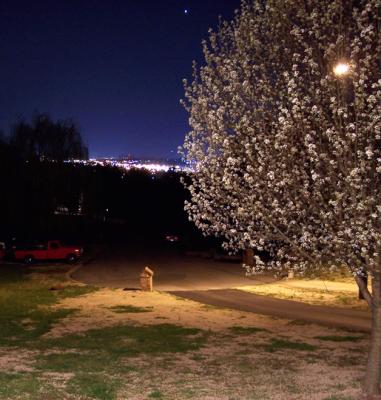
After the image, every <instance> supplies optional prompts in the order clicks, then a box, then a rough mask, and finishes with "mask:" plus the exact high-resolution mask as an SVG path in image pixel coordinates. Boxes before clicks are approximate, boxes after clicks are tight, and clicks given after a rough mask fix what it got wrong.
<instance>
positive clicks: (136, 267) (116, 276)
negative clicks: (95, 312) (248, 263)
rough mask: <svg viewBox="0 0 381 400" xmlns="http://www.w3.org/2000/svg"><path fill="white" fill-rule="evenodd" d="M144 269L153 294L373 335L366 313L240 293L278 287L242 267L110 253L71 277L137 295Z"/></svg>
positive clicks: (161, 254)
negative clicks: (246, 289) (254, 287)
mask: <svg viewBox="0 0 381 400" xmlns="http://www.w3.org/2000/svg"><path fill="white" fill-rule="evenodd" d="M145 266H149V267H150V268H152V269H153V270H154V273H155V276H154V289H155V290H161V291H167V292H170V293H172V294H175V295H177V296H179V297H183V298H187V299H191V300H194V301H198V302H201V303H203V304H210V305H213V306H217V307H226V308H231V309H236V310H241V311H249V312H253V313H257V314H263V315H271V316H275V317H280V318H286V319H290V320H300V321H305V322H308V323H317V324H321V325H325V326H330V327H335V328H344V329H349V330H354V331H359V332H369V331H370V325H371V315H370V312H367V311H357V310H349V309H343V308H335V307H324V306H312V305H309V304H306V303H302V302H297V301H291V300H281V299H274V298H272V297H268V296H259V295H256V294H253V293H248V292H244V291H241V290H236V289H234V288H239V287H240V286H247V285H255V284H261V283H268V282H272V281H274V278H272V277H269V276H259V277H246V276H245V275H244V271H243V269H242V267H241V265H240V264H238V263H229V262H221V261H219V262H218V261H214V260H212V259H202V258H199V257H186V256H184V255H181V254H179V253H177V254H176V252H175V251H171V250H168V248H166V249H160V250H156V251H153V250H152V249H148V248H140V249H135V250H134V251H131V250H128V249H124V248H118V247H116V248H112V249H109V250H108V251H106V252H104V253H103V254H101V255H98V256H97V258H96V259H95V260H94V261H92V262H90V263H86V264H85V265H80V266H79V268H78V269H77V270H76V271H75V272H74V273H73V274H72V275H71V276H72V278H73V279H76V280H78V281H80V282H83V283H87V284H92V285H97V286H103V287H112V288H126V289H139V288H140V285H139V275H140V272H141V271H142V269H143V268H144V267H145Z"/></svg>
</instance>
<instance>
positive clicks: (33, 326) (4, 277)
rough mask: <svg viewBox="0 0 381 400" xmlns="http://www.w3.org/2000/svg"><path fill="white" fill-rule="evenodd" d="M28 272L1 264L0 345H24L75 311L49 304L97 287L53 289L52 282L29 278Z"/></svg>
mask: <svg viewBox="0 0 381 400" xmlns="http://www.w3.org/2000/svg"><path fill="white" fill-rule="evenodd" d="M28 272H29V270H28V269H27V268H25V267H24V268H20V267H16V266H11V267H10V266H1V269H0V326H1V335H0V346H15V345H20V344H22V345H23V347H27V346H28V344H29V342H30V341H33V340H36V339H38V338H39V337H41V336H42V335H43V334H44V333H46V332H48V331H49V330H50V328H51V327H52V325H53V324H55V323H57V322H58V321H59V320H60V319H62V318H65V317H67V316H68V315H70V314H72V313H73V312H75V310H74V309H61V310H54V309H52V308H50V306H52V305H54V304H56V303H58V302H59V301H60V300H61V299H64V298H67V297H76V296H80V295H83V294H86V293H90V292H93V291H95V290H97V288H95V287H92V286H66V287H65V288H64V289H62V290H59V291H53V290H50V288H51V285H52V281H50V280H44V281H39V280H35V279H29V278H28V275H27V274H28Z"/></svg>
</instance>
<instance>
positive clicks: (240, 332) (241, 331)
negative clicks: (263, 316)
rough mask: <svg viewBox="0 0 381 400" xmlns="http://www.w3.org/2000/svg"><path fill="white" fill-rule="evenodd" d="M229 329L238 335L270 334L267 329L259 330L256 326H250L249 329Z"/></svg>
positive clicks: (232, 327)
mask: <svg viewBox="0 0 381 400" xmlns="http://www.w3.org/2000/svg"><path fill="white" fill-rule="evenodd" d="M229 329H230V330H231V331H232V332H234V333H236V334H238V335H249V334H251V333H257V332H268V331H267V329H264V328H257V327H255V326H249V327H244V326H231V327H230V328H229Z"/></svg>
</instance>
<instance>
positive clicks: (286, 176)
mask: <svg viewBox="0 0 381 400" xmlns="http://www.w3.org/2000/svg"><path fill="white" fill-rule="evenodd" d="M380 29H381V3H380V1H379V0H303V1H302V0H267V1H254V0H244V1H243V2H242V5H241V9H240V10H239V11H237V13H236V17H235V19H234V21H232V22H230V23H228V22H222V23H221V24H220V27H219V29H218V31H217V32H213V31H210V37H209V40H208V41H205V42H204V43H203V49H204V57H205V64H204V65H203V66H201V67H197V66H196V65H195V67H194V79H193V82H191V83H188V82H185V91H186V99H185V101H184V105H185V107H186V109H187V110H188V112H189V122H190V126H191V129H192V130H191V131H190V132H189V134H188V135H187V136H186V139H185V142H184V145H183V147H182V152H183V154H184V157H185V159H186V160H187V161H188V162H189V163H190V164H191V165H192V166H193V168H194V171H195V172H194V173H192V174H191V176H190V181H189V182H188V183H187V184H186V186H187V187H188V189H189V191H190V194H191V200H190V201H189V202H188V203H186V206H185V207H186V210H187V211H188V214H189V217H190V219H191V220H193V221H194V222H195V224H196V225H197V226H198V227H199V228H200V229H201V230H202V231H203V232H204V233H205V234H215V235H221V236H223V237H224V238H225V239H226V240H225V247H226V248H230V249H238V248H241V249H245V248H252V249H260V250H261V249H264V250H267V251H269V252H271V253H272V254H273V258H272V261H270V262H266V263H264V262H263V261H262V260H260V259H259V258H258V257H257V263H256V265H255V266H247V268H248V270H249V272H252V273H255V272H260V271H263V270H265V269H269V270H272V271H280V270H281V269H283V268H288V267H290V266H291V267H292V268H293V269H294V270H298V271H299V272H300V273H303V272H304V271H306V269H308V268H316V267H317V266H319V268H321V267H327V268H335V266H340V267H342V266H345V267H347V268H348V269H349V270H350V271H351V272H352V274H353V276H354V278H355V280H356V282H357V283H358V285H359V288H360V291H361V292H362V294H363V296H364V298H365V299H366V301H367V302H368V304H369V306H370V307H371V309H372V314H373V322H372V335H371V344H370V351H369V357H368V364H367V372H366V379H365V384H364V388H365V391H366V393H367V395H369V396H370V397H369V398H377V396H379V395H380V376H381V38H380ZM364 274H369V275H370V276H371V277H372V291H369V290H368V288H367V286H366V285H365V284H364V281H363V280H362V279H361V277H362V276H363V275H364ZM372 396H373V397H372Z"/></svg>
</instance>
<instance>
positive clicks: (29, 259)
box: [24, 256, 34, 265]
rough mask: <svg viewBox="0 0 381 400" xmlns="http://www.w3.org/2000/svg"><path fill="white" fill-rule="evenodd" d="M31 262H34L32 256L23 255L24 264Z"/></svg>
mask: <svg viewBox="0 0 381 400" xmlns="http://www.w3.org/2000/svg"><path fill="white" fill-rule="evenodd" d="M33 262H34V258H33V256H25V257H24V263H25V264H29V265H30V264H33Z"/></svg>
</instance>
